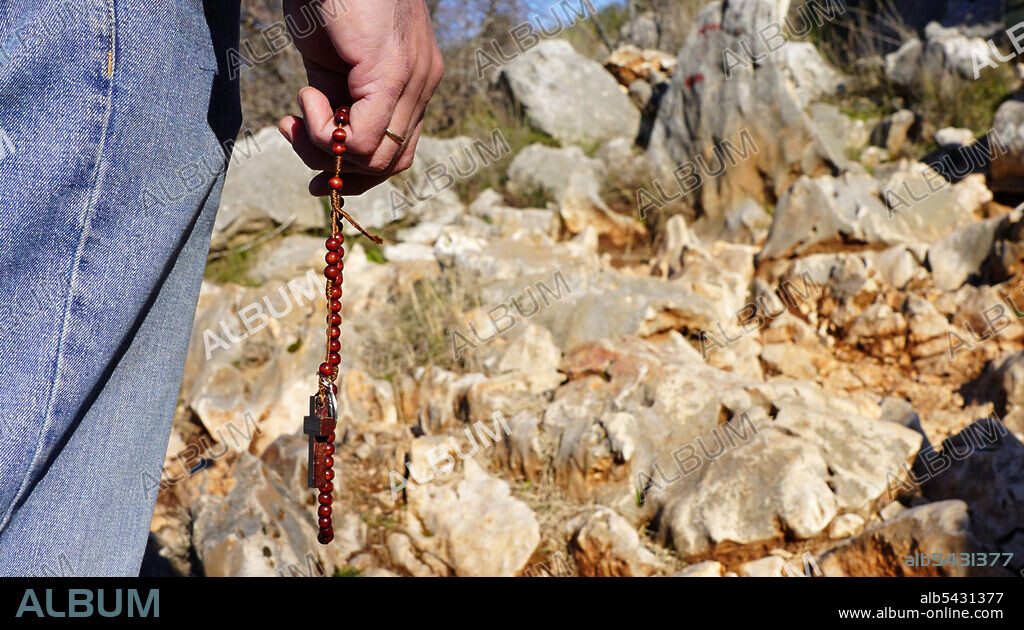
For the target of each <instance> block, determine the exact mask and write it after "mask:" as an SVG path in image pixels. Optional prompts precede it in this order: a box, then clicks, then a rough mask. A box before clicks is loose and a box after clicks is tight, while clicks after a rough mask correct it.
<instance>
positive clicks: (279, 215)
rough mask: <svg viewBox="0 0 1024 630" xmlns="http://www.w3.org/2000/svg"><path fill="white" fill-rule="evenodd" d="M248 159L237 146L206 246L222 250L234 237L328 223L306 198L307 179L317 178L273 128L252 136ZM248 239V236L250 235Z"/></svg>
mask: <svg viewBox="0 0 1024 630" xmlns="http://www.w3.org/2000/svg"><path fill="white" fill-rule="evenodd" d="M251 144H252V145H253V147H254V148H251V149H248V150H249V152H251V153H252V155H251V156H248V157H246V159H242V157H241V154H240V151H241V150H242V147H243V146H245V147H246V148H248V145H247V144H245V145H243V144H241V143H240V145H239V146H237V147H236V151H235V156H234V157H233V158H232V164H231V165H230V167H229V168H228V173H227V177H226V179H225V180H224V191H223V192H222V193H221V198H220V210H218V211H217V221H216V222H215V223H214V226H213V239H212V242H211V245H210V247H211V248H212V249H215V250H216V249H222V248H225V247H227V246H228V245H229V243H230V242H231V241H232V239H233V238H234V237H235V236H237V235H245V234H250V235H253V234H257V233H263V232H269V231H271V230H273V229H274V228H277V227H280V226H287V227H290V228H293V229H295V230H310V229H314V230H319V229H322V228H323V227H324V226H325V225H326V220H325V214H324V210H323V206H321V205H320V200H319V199H317V198H315V197H311V196H310V194H309V189H308V183H309V180H311V179H312V178H313V176H314V175H316V172H314V171H311V170H310V169H309V168H308V167H306V165H305V164H303V163H302V160H300V159H299V157H298V156H297V155H295V152H294V151H292V147H291V145H290V144H288V141H287V140H285V139H284V138H283V137H282V136H281V133H280V132H279V131H278V130H277V129H276V128H275V127H267V128H265V129H262V130H260V131H259V133H257V134H256V135H255V136H253V137H252V143H251ZM249 238H252V237H251V236H250V237H249Z"/></svg>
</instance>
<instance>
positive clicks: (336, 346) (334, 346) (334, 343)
mask: <svg viewBox="0 0 1024 630" xmlns="http://www.w3.org/2000/svg"><path fill="white" fill-rule="evenodd" d="M330 346H331V352H341V342H340V341H338V340H337V339H331V343H330Z"/></svg>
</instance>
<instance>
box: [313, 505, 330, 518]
mask: <svg viewBox="0 0 1024 630" xmlns="http://www.w3.org/2000/svg"><path fill="white" fill-rule="evenodd" d="M332 511H333V510H331V506H329V505H321V506H320V507H319V508H318V509H317V511H316V513H317V514H319V515H320V516H330V515H331V512H332Z"/></svg>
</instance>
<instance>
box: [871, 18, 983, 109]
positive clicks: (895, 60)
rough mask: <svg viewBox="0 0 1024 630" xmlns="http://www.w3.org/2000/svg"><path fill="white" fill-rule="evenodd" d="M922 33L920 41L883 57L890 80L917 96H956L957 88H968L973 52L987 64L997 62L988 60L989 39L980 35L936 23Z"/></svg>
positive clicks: (972, 71) (911, 40) (972, 74)
mask: <svg viewBox="0 0 1024 630" xmlns="http://www.w3.org/2000/svg"><path fill="white" fill-rule="evenodd" d="M924 35H925V39H924V41H923V42H922V41H921V40H920V39H918V38H916V37H915V38H912V39H910V40H909V41H907V42H906V43H904V44H903V45H902V46H901V47H900V48H899V50H897V51H895V52H893V53H890V54H888V55H886V57H885V73H886V76H887V77H888V78H889V80H890V81H892V82H893V83H895V84H896V85H898V86H900V87H902V88H903V89H904V90H906V91H908V92H911V93H912V94H915V95H917V96H919V97H920V96H925V97H930V98H937V99H951V98H954V97H956V93H957V91H958V90H961V89H964V88H965V87H969V82H971V81H973V80H974V78H975V77H974V64H975V59H974V56H975V54H977V55H979V56H981V57H982V58H984V59H987V65H989V66H993V65H994V66H998V65H999V64H998V60H995V59H988V58H989V57H990V56H991V52H990V49H989V46H988V42H986V41H985V40H984V39H982V38H980V37H968V36H966V35H964V34H963V33H962V32H960V30H958V29H956V28H946V27H943V26H942V25H940V24H939V23H937V22H932V23H931V24H929V25H928V26H927V27H926V28H925V33H924ZM979 63H981V62H979ZM979 67H981V68H982V69H984V66H979Z"/></svg>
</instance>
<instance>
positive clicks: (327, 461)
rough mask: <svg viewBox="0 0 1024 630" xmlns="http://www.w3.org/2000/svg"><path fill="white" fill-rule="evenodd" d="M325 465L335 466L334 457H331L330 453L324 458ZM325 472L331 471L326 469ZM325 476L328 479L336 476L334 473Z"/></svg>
mask: <svg viewBox="0 0 1024 630" xmlns="http://www.w3.org/2000/svg"><path fill="white" fill-rule="evenodd" d="M324 466H327V467H328V468H334V458H333V457H331V456H330V455H328V456H327V457H326V458H325V459H324ZM324 472H329V471H324ZM324 478H325V479H327V481H330V480H331V479H334V476H333V475H332V476H330V477H324Z"/></svg>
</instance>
